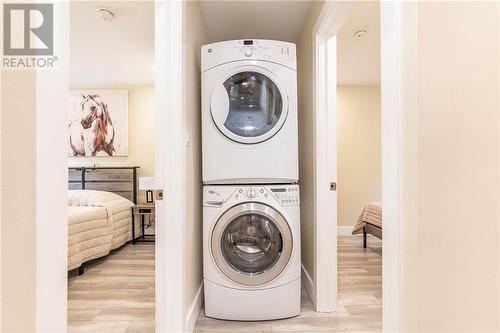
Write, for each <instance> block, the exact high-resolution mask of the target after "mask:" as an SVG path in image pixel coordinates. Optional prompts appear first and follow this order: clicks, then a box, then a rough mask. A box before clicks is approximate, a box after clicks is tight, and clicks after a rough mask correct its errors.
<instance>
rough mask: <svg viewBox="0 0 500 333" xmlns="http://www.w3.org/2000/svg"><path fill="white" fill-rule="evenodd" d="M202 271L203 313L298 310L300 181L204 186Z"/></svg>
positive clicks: (245, 316)
mask: <svg viewBox="0 0 500 333" xmlns="http://www.w3.org/2000/svg"><path fill="white" fill-rule="evenodd" d="M203 276H204V290H205V314H206V315H207V316H208V317H213V318H219V319H229V320H269V319H279V318H287V317H293V316H296V315H299V314H300V211H299V186H298V185H255V186H251V185H248V186H247V185H245V186H237V185H233V186H227V185H221V186H205V187H204V188H203Z"/></svg>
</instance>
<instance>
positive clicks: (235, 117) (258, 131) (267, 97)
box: [224, 71, 283, 138]
mask: <svg viewBox="0 0 500 333" xmlns="http://www.w3.org/2000/svg"><path fill="white" fill-rule="evenodd" d="M224 88H225V89H226V92H227V94H228V97H229V112H228V114H227V118H226V121H225V122H224V127H225V128H226V129H228V130H229V131H230V132H231V133H234V134H235V135H237V136H240V137H248V138H252V137H259V136H262V135H264V134H266V133H268V132H270V131H271V130H272V129H273V128H274V127H275V126H276V124H278V123H279V122H280V118H281V116H282V114H281V113H282V110H283V99H282V96H281V93H280V91H279V89H278V87H277V86H276V84H275V83H274V82H273V81H272V80H271V79H270V78H268V77H267V76H265V75H264V74H261V73H258V72H252V71H245V72H240V73H237V74H235V75H233V76H231V77H230V78H229V79H227V80H226V81H225V82H224Z"/></svg>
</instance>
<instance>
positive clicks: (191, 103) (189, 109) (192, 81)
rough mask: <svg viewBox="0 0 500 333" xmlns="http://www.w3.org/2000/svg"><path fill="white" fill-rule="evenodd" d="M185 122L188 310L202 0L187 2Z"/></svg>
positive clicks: (197, 181) (195, 282) (198, 243)
mask: <svg viewBox="0 0 500 333" xmlns="http://www.w3.org/2000/svg"><path fill="white" fill-rule="evenodd" d="M186 10H187V13H186V15H187V21H186V25H187V26H186V29H187V31H186V35H185V38H186V42H185V45H186V64H187V68H186V77H187V82H186V93H187V96H186V122H187V135H188V137H189V145H188V147H187V167H188V169H187V170H186V172H187V173H186V179H187V184H186V188H187V198H186V199H187V200H186V203H187V231H186V242H187V256H186V259H187V262H186V272H185V274H186V275H185V278H186V293H185V295H186V297H187V298H186V302H185V303H184V304H185V311H186V313H187V311H188V310H189V309H190V308H191V307H192V305H193V302H194V301H195V297H196V293H197V291H198V290H199V288H200V285H201V283H202V280H203V252H202V243H203V242H202V232H203V224H202V222H203V215H202V213H203V211H202V200H203V197H202V193H203V192H202V178H201V104H200V97H201V96H200V94H201V90H200V85H201V80H200V79H201V78H200V75H201V73H200V54H201V51H200V48H201V45H202V44H204V43H205V42H206V40H207V37H206V33H205V31H206V30H205V28H204V26H203V22H202V19H201V13H200V7H199V3H198V2H195V1H188V2H187V4H186Z"/></svg>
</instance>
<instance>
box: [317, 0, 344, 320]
mask: <svg viewBox="0 0 500 333" xmlns="http://www.w3.org/2000/svg"><path fill="white" fill-rule="evenodd" d="M351 8H352V4H351V3H347V2H336V1H335V2H333V1H328V2H326V3H325V4H324V6H323V8H322V10H321V13H320V16H319V18H318V21H317V22H316V25H315V27H314V30H313V41H314V47H313V52H314V54H313V61H314V76H313V77H314V78H313V84H314V119H313V123H314V139H313V140H314V141H313V145H314V156H315V161H314V200H315V205H314V206H315V212H314V221H315V232H314V263H315V275H314V286H315V288H314V296H313V297H314V300H313V302H314V304H315V305H316V311H319V312H331V311H335V310H336V306H337V193H336V191H335V190H330V182H336V181H337V180H336V178H337V135H336V130H335V131H332V130H331V129H332V128H336V103H337V69H336V66H337V40H336V37H335V35H336V33H337V32H338V31H339V29H340V27H341V26H342V24H343V23H344V22H345V20H346V19H347V17H348V16H349V12H350V10H351Z"/></svg>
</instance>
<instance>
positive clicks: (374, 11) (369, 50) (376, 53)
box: [337, 1, 380, 85]
mask: <svg viewBox="0 0 500 333" xmlns="http://www.w3.org/2000/svg"><path fill="white" fill-rule="evenodd" d="M360 29H365V30H367V31H368V33H367V34H366V35H365V36H364V37H362V38H359V39H356V38H354V37H353V33H354V32H356V31H358V30H360ZM337 43H338V44H337V46H338V48H337V50H338V51H337V70H338V73H337V80H338V84H341V85H379V84H380V3H379V2H378V1H377V2H371V1H366V2H358V3H356V5H355V6H354V8H353V10H352V13H351V15H350V17H349V18H348V19H347V21H346V23H344V25H343V26H342V28H341V30H340V32H339V34H338V39H337Z"/></svg>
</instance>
